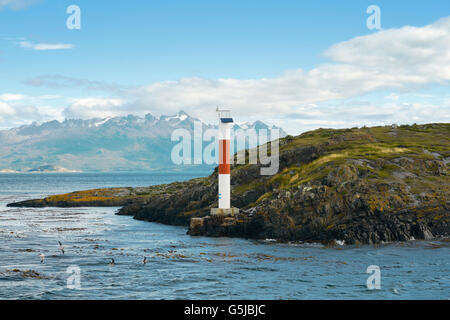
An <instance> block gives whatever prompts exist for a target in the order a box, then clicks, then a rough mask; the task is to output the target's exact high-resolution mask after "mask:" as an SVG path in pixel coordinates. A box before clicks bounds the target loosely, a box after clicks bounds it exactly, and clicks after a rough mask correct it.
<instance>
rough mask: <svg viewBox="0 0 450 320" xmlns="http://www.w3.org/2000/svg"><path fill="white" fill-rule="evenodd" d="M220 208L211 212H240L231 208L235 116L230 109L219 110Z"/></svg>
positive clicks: (227, 213)
mask: <svg viewBox="0 0 450 320" xmlns="http://www.w3.org/2000/svg"><path fill="white" fill-rule="evenodd" d="M216 111H217V115H218V116H219V195H218V196H219V208H213V209H212V210H211V214H213V215H214V214H223V215H234V214H235V213H237V212H239V210H238V209H237V208H231V191H230V189H231V187H230V173H231V172H230V136H231V126H232V124H233V118H231V111H230V110H219V108H217V110H216Z"/></svg>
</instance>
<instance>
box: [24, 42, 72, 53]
mask: <svg viewBox="0 0 450 320" xmlns="http://www.w3.org/2000/svg"><path fill="white" fill-rule="evenodd" d="M19 46H20V47H22V48H30V49H33V50H37V51H45V50H65V49H72V48H74V47H75V46H74V45H73V44H66V43H33V42H30V41H19Z"/></svg>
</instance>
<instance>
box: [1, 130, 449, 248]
mask: <svg viewBox="0 0 450 320" xmlns="http://www.w3.org/2000/svg"><path fill="white" fill-rule="evenodd" d="M449 137H450V124H427V125H413V126H399V127H398V126H385V127H373V128H360V129H358V128H352V129H342V130H333V129H319V130H315V131H311V132H307V133H304V134H302V135H300V136H297V137H292V136H288V137H286V138H283V139H280V154H279V155H280V170H279V172H278V173H277V174H276V175H274V176H261V175H260V168H261V166H260V165H235V166H233V167H232V172H231V176H232V178H231V180H232V205H233V206H234V207H237V208H240V210H241V213H239V214H238V215H236V216H234V217H220V216H209V213H210V209H211V208H214V207H217V199H216V195H217V169H216V171H214V172H213V173H212V174H211V175H210V176H209V177H206V178H198V179H193V180H189V181H186V182H177V183H172V184H168V185H160V186H152V187H148V188H110V189H97V190H89V191H79V192H74V193H71V194H66V195H58V196H52V197H48V198H45V199H37V200H29V201H24V202H19V203H13V204H10V205H9V206H15V207H36V206H38V207H43V206H61V207H68V206H120V207H122V208H121V209H120V210H119V211H118V214H120V215H129V216H133V217H134V218H135V219H139V220H145V221H151V222H159V223H165V224H172V225H183V226H190V227H189V231H188V233H189V234H191V235H193V236H194V235H195V236H197V235H198V236H227V237H243V238H251V239H266V238H270V239H276V240H279V241H310V242H322V243H333V242H334V241H336V240H339V241H343V242H345V243H346V244H378V243H383V242H392V241H408V240H412V239H427V240H430V239H437V238H441V237H449V236H450V178H449V175H448V164H449V163H450V140H449ZM264 147H265V146H264ZM247 156H248V151H247Z"/></svg>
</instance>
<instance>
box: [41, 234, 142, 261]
mask: <svg viewBox="0 0 450 320" xmlns="http://www.w3.org/2000/svg"><path fill="white" fill-rule="evenodd" d="M58 245H59V251H60V252H61V254H62V255H63V254H64V253H65V251H64V246H63V245H62V243H61V241H59V240H58ZM39 258H40V259H41V263H44V262H45V254H43V253H41V254H39ZM109 259H110V262H109V265H110V266H111V267H114V266H115V265H116V261H115V260H114V259H113V258H109ZM142 264H147V257H145V256H144V259H143V260H142Z"/></svg>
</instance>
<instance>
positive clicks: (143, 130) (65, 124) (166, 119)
mask: <svg viewBox="0 0 450 320" xmlns="http://www.w3.org/2000/svg"><path fill="white" fill-rule="evenodd" d="M196 121H198V122H200V123H201V125H202V129H203V130H206V129H214V128H217V126H215V125H211V124H207V123H204V122H202V121H200V120H199V119H197V118H194V117H191V116H190V115H188V114H187V113H186V112H184V111H180V112H178V114H176V115H173V116H167V115H162V116H159V117H155V116H153V115H152V114H147V115H145V116H144V117H139V116H135V115H128V116H124V117H108V118H95V119H89V120H81V119H66V120H64V121H62V122H60V121H57V120H53V121H49V122H45V123H42V124H37V123H33V124H31V125H24V126H21V127H18V128H13V129H9V130H1V131H0V172H51V171H52V168H57V170H54V171H55V172H79V171H82V172H120V171H153V170H159V171H161V170H162V171H169V172H171V171H188V170H189V171H193V170H194V171H199V172H203V171H204V172H208V171H211V170H212V169H213V167H214V165H206V164H205V165H195V166H194V165H181V166H179V165H175V164H173V162H172V160H171V151H172V148H173V147H174V146H175V145H176V144H177V143H179V142H174V141H171V134H172V132H173V131H174V130H176V129H180V128H184V129H186V130H188V131H189V132H191V133H192V132H193V130H194V123H195V122H196ZM271 128H277V129H280V136H281V137H283V136H286V133H285V132H284V131H283V130H282V129H281V128H278V127H275V126H273V127H270V126H269V125H267V124H265V123H264V122H262V121H256V122H254V123H248V122H247V123H235V124H234V127H233V129H235V130H237V129H244V130H247V129H255V130H257V131H258V130H260V129H271ZM203 132H204V131H203ZM234 151H236V150H234ZM193 167H194V168H193ZM42 168H44V170H43V169H42Z"/></svg>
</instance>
